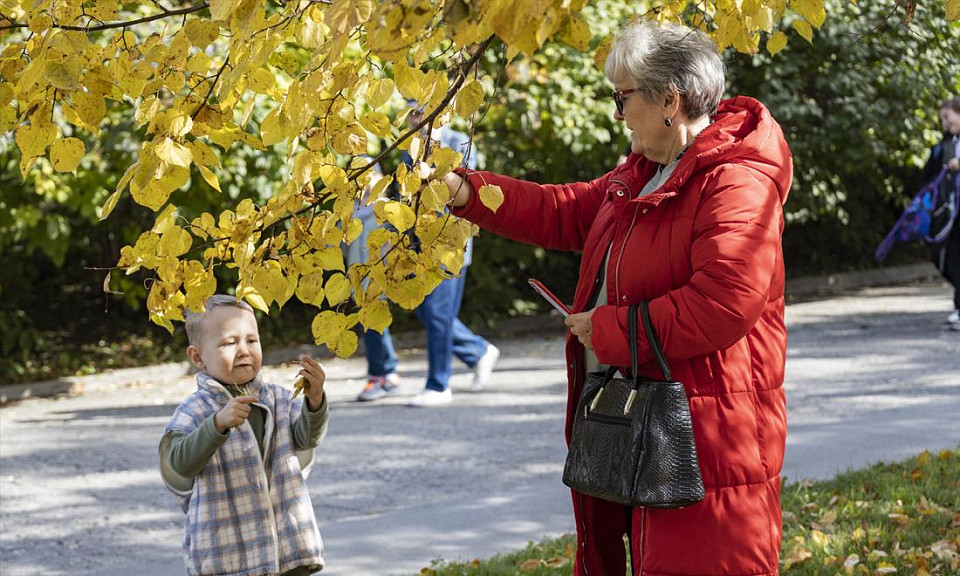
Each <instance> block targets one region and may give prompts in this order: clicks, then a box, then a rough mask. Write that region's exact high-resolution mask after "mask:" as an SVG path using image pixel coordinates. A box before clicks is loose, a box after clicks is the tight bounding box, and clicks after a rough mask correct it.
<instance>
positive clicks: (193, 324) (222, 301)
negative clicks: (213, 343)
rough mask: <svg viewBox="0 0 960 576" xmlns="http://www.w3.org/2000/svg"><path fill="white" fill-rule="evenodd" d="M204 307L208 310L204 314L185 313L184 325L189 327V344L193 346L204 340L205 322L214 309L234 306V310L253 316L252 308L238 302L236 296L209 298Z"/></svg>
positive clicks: (188, 311) (218, 295) (186, 311)
mask: <svg viewBox="0 0 960 576" xmlns="http://www.w3.org/2000/svg"><path fill="white" fill-rule="evenodd" d="M203 306H204V308H206V309H205V310H204V311H203V312H194V311H193V310H190V309H186V310H184V311H183V317H184V320H185V322H184V323H185V324H186V327H187V342H188V343H189V344H191V345H193V344H196V343H197V342H198V341H199V340H200V339H201V338H203V321H204V320H205V319H206V318H207V316H208V315H209V314H210V312H211V311H212V310H213V309H214V308H219V307H220V306H232V307H234V308H240V309H241V310H246V311H248V312H250V313H251V314H253V307H252V306H250V305H249V304H247V303H246V302H244V301H243V300H237V297H236V296H230V295H228V294H214V295H213V296H211V297H209V298H207V300H206V301H205V302H204V303H203Z"/></svg>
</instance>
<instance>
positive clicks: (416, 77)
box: [393, 61, 424, 100]
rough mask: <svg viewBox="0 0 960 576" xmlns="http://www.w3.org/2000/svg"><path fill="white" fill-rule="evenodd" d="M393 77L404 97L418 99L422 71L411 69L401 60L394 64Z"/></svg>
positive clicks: (421, 88)
mask: <svg viewBox="0 0 960 576" xmlns="http://www.w3.org/2000/svg"><path fill="white" fill-rule="evenodd" d="M393 77H394V78H395V79H396V84H397V90H399V91H400V94H401V95H402V96H403V97H404V98H413V99H414V100H420V95H421V94H422V93H423V87H422V86H421V82H422V80H423V78H424V73H423V72H421V71H420V70H416V69H413V68H411V67H409V66H407V63H406V62H402V61H401V62H397V63H396V64H394V66H393Z"/></svg>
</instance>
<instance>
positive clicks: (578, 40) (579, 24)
mask: <svg viewBox="0 0 960 576" xmlns="http://www.w3.org/2000/svg"><path fill="white" fill-rule="evenodd" d="M560 40H562V41H564V42H566V43H567V44H569V45H570V46H573V47H574V48H576V49H577V50H581V51H586V50H587V49H588V48H590V41H591V40H593V33H592V32H590V24H588V23H587V21H586V19H585V18H584V17H583V16H581V15H580V14H571V15H570V17H569V20H568V21H567V25H566V27H565V28H564V30H563V33H562V34H561V35H560Z"/></svg>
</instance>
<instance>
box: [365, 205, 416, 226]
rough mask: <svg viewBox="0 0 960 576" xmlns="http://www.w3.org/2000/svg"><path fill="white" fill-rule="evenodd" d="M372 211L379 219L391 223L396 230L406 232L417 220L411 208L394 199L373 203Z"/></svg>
mask: <svg viewBox="0 0 960 576" xmlns="http://www.w3.org/2000/svg"><path fill="white" fill-rule="evenodd" d="M373 211H374V213H375V214H376V215H377V216H378V217H379V218H380V219H381V220H386V221H387V222H389V223H390V224H393V227H394V228H396V229H397V231H398V232H406V231H407V230H409V229H410V227H411V226H413V224H414V222H416V220H417V217H416V214H414V212H413V208H411V207H409V206H407V205H406V204H402V203H400V202H397V201H395V200H388V201H386V202H377V203H376V204H374V205H373Z"/></svg>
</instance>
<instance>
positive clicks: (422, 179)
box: [0, 0, 960, 356]
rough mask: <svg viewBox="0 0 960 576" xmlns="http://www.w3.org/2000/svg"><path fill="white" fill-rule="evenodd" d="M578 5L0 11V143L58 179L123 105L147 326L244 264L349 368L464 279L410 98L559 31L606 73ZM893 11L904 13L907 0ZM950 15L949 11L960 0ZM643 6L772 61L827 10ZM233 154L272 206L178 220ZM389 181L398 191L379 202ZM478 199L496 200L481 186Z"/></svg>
mask: <svg viewBox="0 0 960 576" xmlns="http://www.w3.org/2000/svg"><path fill="white" fill-rule="evenodd" d="M585 3H586V0H572V1H571V0H473V1H469V2H468V1H466V0H436V1H427V0H393V1H388V2H374V1H373V0H300V1H290V2H273V1H272V2H265V1H264V0H211V1H210V2H202V1H199V0H197V1H194V2H187V3H184V4H182V5H174V4H172V3H171V2H170V0H136V1H132V2H124V3H121V2H119V1H116V0H87V1H84V0H53V1H51V0H35V1H29V2H28V1H26V0H21V1H18V0H0V41H2V48H0V133H9V132H13V134H14V140H15V143H16V146H17V147H18V148H19V151H20V172H21V176H22V177H23V178H26V177H27V175H28V174H29V173H30V172H31V170H34V169H35V167H36V165H37V164H38V163H39V162H49V163H50V165H51V166H52V167H53V169H55V170H57V171H61V172H72V171H74V170H75V169H76V168H77V166H78V164H79V162H80V160H81V159H82V158H83V156H84V155H85V154H86V153H87V150H86V149H85V145H84V140H82V139H80V138H78V137H77V136H78V135H80V133H81V132H85V133H87V134H89V135H92V136H93V137H94V139H95V138H96V136H97V135H98V134H100V131H101V128H102V124H103V122H104V119H105V118H106V117H107V113H108V109H110V110H113V109H119V110H122V111H124V113H125V115H126V116H128V117H129V118H131V119H132V120H133V122H134V125H135V126H136V127H137V128H138V130H139V131H140V132H139V133H140V134H141V135H142V139H141V142H140V147H139V150H138V151H137V153H136V154H135V155H134V156H132V157H130V159H129V168H128V169H127V170H126V172H125V173H124V175H123V177H122V178H121V179H120V181H119V183H118V185H117V187H116V190H115V192H114V193H113V194H112V195H111V196H110V197H109V198H108V199H107V200H106V202H105V203H104V204H103V205H102V207H101V208H100V217H101V219H104V218H107V217H109V216H110V214H111V212H112V211H113V209H114V208H115V207H116V206H117V204H118V203H119V202H125V201H130V200H132V201H133V202H136V203H138V204H141V205H143V206H146V207H148V208H150V209H151V210H153V211H155V212H156V213H157V216H156V219H155V222H154V224H153V226H152V227H151V229H150V230H146V231H144V232H143V234H142V235H141V236H140V237H139V239H138V240H137V242H136V243H135V244H133V245H131V246H126V247H124V248H123V249H122V251H121V253H120V254H119V261H118V262H117V267H118V268H119V269H121V270H123V271H124V272H126V273H127V274H131V273H133V272H136V271H138V270H141V269H145V270H150V271H152V273H153V281H152V284H151V287H150V293H149V296H148V298H147V307H148V310H149V313H150V318H151V319H152V320H153V321H154V322H156V323H158V324H160V325H163V326H166V327H167V328H168V329H172V327H173V322H175V321H180V320H182V319H183V309H184V307H190V308H193V309H200V308H201V307H202V302H203V301H204V300H205V299H206V297H208V296H209V295H210V294H212V293H213V292H214V291H216V290H218V286H217V281H216V278H215V276H214V270H215V269H216V268H217V267H220V266H226V267H231V268H236V269H238V272H239V274H238V277H239V283H238V285H237V286H236V287H235V290H236V294H237V295H238V297H241V298H243V299H245V300H247V301H248V302H250V303H251V304H252V305H254V306H256V307H257V308H259V309H261V310H264V311H269V310H270V308H271V306H272V305H273V304H276V305H277V306H278V307H279V306H283V304H284V303H286V302H287V301H288V300H289V299H290V298H293V297H296V298H298V299H299V300H301V301H303V302H305V303H307V304H311V305H314V306H316V307H317V309H318V310H317V314H316V316H315V318H314V319H313V334H314V336H315V338H316V340H317V343H319V344H325V345H327V346H328V347H329V348H330V349H331V350H333V351H334V352H336V353H337V354H340V355H342V356H346V355H349V354H351V353H352V352H353V351H354V350H355V349H356V347H357V337H356V335H355V333H354V332H353V330H352V329H353V328H354V327H355V326H356V325H357V324H359V325H361V326H362V327H363V328H365V329H373V330H382V329H383V328H385V327H387V326H388V325H389V324H390V322H391V313H390V308H389V305H388V304H387V302H386V301H385V300H383V299H382V298H381V296H383V295H386V297H387V298H388V299H389V300H390V301H392V302H394V303H397V304H399V305H401V306H403V307H405V308H412V307H415V306H416V305H417V304H418V303H419V302H421V301H422V299H423V297H424V296H425V295H426V294H428V293H429V292H430V291H431V290H432V289H433V288H434V287H435V286H436V285H437V284H438V283H439V282H440V281H442V280H443V279H444V278H445V277H448V276H449V275H450V274H457V273H458V272H459V270H460V268H461V266H462V262H463V248H464V245H465V243H466V241H467V239H468V238H469V236H470V235H471V234H474V233H475V231H476V228H475V227H474V226H473V225H471V224H469V223H467V222H463V221H460V220H457V219H455V218H453V217H451V216H449V214H447V213H446V212H445V211H444V210H443V206H444V203H445V202H446V200H447V192H446V189H445V187H444V186H442V185H441V184H440V183H439V182H438V181H437V180H436V178H438V177H441V176H443V175H444V174H445V173H447V172H448V171H450V170H451V169H453V168H454V167H456V166H458V165H459V164H460V163H461V161H462V157H461V155H460V154H459V153H458V152H455V151H452V150H447V149H443V148H439V147H438V146H436V143H435V142H433V141H431V139H430V138H429V137H422V136H421V135H420V133H419V132H418V130H417V129H416V127H412V128H411V127H408V125H407V121H406V116H407V114H408V112H409V110H410V109H409V108H408V107H407V106H406V103H405V101H406V99H414V100H416V101H418V102H419V103H420V104H421V105H423V106H424V107H425V116H424V120H423V123H424V124H429V125H430V126H432V127H434V128H437V127H440V126H442V125H445V124H449V123H451V122H459V123H460V124H462V125H468V126H469V125H470V124H471V123H472V122H475V121H476V118H477V113H478V111H479V110H481V109H482V106H483V104H484V101H485V98H486V97H487V96H489V94H490V92H491V90H492V82H491V81H490V79H489V78H482V77H480V76H479V73H478V66H477V64H478V62H479V61H480V59H481V58H482V57H483V55H484V52H485V51H486V50H488V49H489V48H490V47H491V46H492V45H494V44H502V45H503V46H505V48H506V58H507V60H510V59H512V58H514V57H515V56H516V55H517V54H519V53H521V52H523V53H528V54H529V53H533V52H535V51H537V50H538V49H539V48H540V47H541V46H542V45H543V44H544V43H545V42H546V41H547V40H550V39H559V40H562V41H564V42H566V43H568V44H570V45H571V46H574V47H576V48H579V49H581V50H589V49H591V48H593V49H595V51H596V56H597V61H598V62H600V61H602V59H603V57H604V54H605V51H606V49H607V47H608V46H609V41H610V39H609V38H608V39H607V40H605V41H603V42H600V43H599V45H597V43H596V42H593V43H592V42H591V41H592V39H593V35H592V33H591V30H590V27H589V25H588V24H587V22H586V20H585V19H584V18H583V17H582V16H581V14H580V11H581V9H582V8H583V6H584V4H585ZM891 4H894V2H891ZM896 4H898V5H904V6H905V7H906V8H907V12H908V13H909V8H910V4H911V3H910V2H902V1H901V2H897V3H896ZM945 8H946V10H947V15H948V18H951V19H957V18H958V17H960V0H947V1H946V2H945ZM637 10H638V12H637V14H638V16H643V17H652V18H658V19H662V20H678V19H679V20H682V21H684V22H686V23H688V24H690V25H693V26H697V27H700V28H702V29H705V30H707V31H708V32H709V33H710V34H711V36H713V38H714V39H715V40H716V41H717V43H718V45H719V46H720V47H721V49H725V48H728V47H732V48H734V49H736V50H738V51H740V52H744V53H754V52H757V51H758V50H760V49H761V47H763V48H764V49H765V50H766V51H768V52H769V53H771V54H775V53H777V52H778V51H780V50H782V49H784V47H785V46H786V45H787V43H788V40H790V38H791V37H792V36H794V35H798V36H800V37H802V38H804V39H805V40H807V41H812V40H813V39H814V30H815V29H817V28H819V27H820V26H821V25H822V24H823V22H824V21H825V18H826V17H827V14H826V9H825V4H824V0H790V1H789V2H788V1H787V0H737V1H734V0H704V1H692V0H675V1H667V2H641V3H639V4H638V7H637ZM262 110H266V112H263V113H261V111H262ZM88 140H89V139H88ZM238 143H240V144H243V145H246V146H249V147H253V148H255V149H266V148H269V147H275V148H276V149H277V150H280V151H282V153H283V154H284V155H285V157H286V160H287V161H286V165H285V169H284V171H283V172H281V173H278V174H275V175H272V176H273V178H274V180H275V186H274V189H273V191H272V193H271V194H270V195H269V198H268V200H266V201H265V202H263V203H261V204H255V203H254V202H252V201H251V200H249V199H248V200H244V201H242V202H240V203H238V204H237V205H233V206H229V208H228V209H224V210H223V211H222V212H220V213H218V214H214V213H203V214H201V215H199V216H198V217H196V218H192V219H189V220H188V219H186V218H185V217H184V215H183V214H181V213H180V211H178V207H177V201H178V200H177V199H178V194H184V193H186V192H185V191H186V190H188V189H189V188H191V185H192V184H193V183H194V182H196V181H197V178H198V177H199V179H201V180H203V181H204V182H205V183H206V185H207V186H209V187H211V188H212V189H214V190H217V191H219V190H220V182H219V178H218V173H219V172H220V171H221V170H222V169H223V168H222V159H223V158H224V156H225V155H229V154H230V153H231V149H232V148H233V147H234V146H236V145H238ZM398 150H405V151H407V152H409V154H410V156H411V157H413V158H414V163H413V165H412V166H411V167H409V168H408V167H407V166H405V165H402V164H401V165H400V166H399V167H398V168H397V170H396V171H395V172H394V173H393V174H389V175H388V176H390V177H388V178H384V179H381V180H379V181H378V182H376V184H373V185H372V186H373V188H374V189H373V191H372V193H371V194H370V195H369V196H368V198H369V199H370V202H372V203H373V206H374V210H375V213H376V215H377V218H378V220H379V221H380V222H384V223H389V224H390V226H388V227H384V228H381V229H379V230H377V231H376V232H374V233H373V234H372V235H371V236H370V238H369V242H368V245H369V248H370V254H372V255H374V256H373V257H372V258H371V260H370V261H369V262H367V263H365V264H362V265H355V266H352V267H350V269H346V267H345V266H344V261H343V257H342V255H341V245H342V244H343V243H350V242H353V241H354V240H355V239H356V238H357V237H358V236H359V234H360V231H361V225H360V222H359V221H358V220H355V219H354V218H353V211H354V207H355V205H356V202H357V201H358V199H360V198H361V197H362V196H363V191H364V189H365V188H367V187H368V185H371V170H370V169H371V167H372V166H373V165H374V164H375V163H377V162H378V161H379V160H381V159H383V158H386V157H388V156H389V155H391V154H395V153H396V152H397V151H398ZM368 153H372V154H373V156H375V158H374V159H373V160H372V161H371V160H369V159H368V158H363V157H362V155H366V154H368ZM391 183H395V189H396V192H395V194H393V195H385V194H384V193H385V192H386V189H387V187H388V186H390V185H391ZM481 199H482V200H483V202H484V203H485V204H487V205H488V206H491V207H496V206H498V205H499V202H500V198H499V196H498V191H497V190H496V189H489V190H484V191H483V193H482V194H481ZM224 205H228V203H227V201H226V200H225V202H224ZM366 280H369V281H366ZM227 288H228V287H223V286H221V287H219V290H220V291H224V290H225V289H227ZM351 294H353V295H354V299H355V304H350V297H351Z"/></svg>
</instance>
